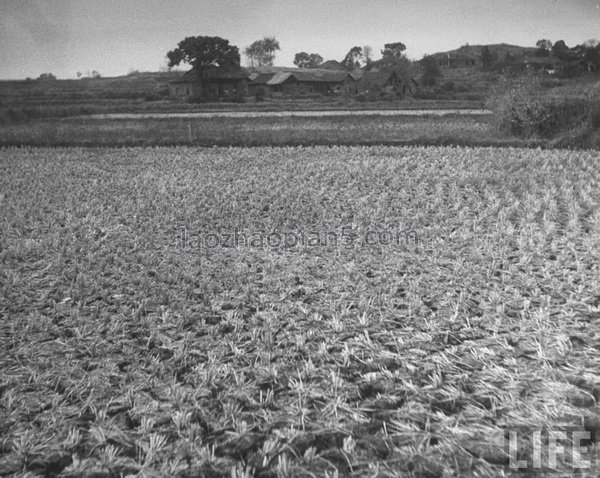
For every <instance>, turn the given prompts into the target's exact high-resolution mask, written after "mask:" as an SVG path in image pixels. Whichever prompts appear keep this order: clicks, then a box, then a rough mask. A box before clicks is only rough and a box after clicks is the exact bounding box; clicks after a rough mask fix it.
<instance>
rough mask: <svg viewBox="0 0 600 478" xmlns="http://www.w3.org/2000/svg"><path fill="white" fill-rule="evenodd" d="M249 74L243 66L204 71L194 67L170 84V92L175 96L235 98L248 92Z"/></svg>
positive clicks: (213, 68)
mask: <svg viewBox="0 0 600 478" xmlns="http://www.w3.org/2000/svg"><path fill="white" fill-rule="evenodd" d="M248 76H249V75H248V72H247V71H246V70H244V69H242V68H238V69H225V68H219V67H212V68H208V69H206V70H204V71H203V72H202V73H200V72H198V71H197V70H195V69H192V70H190V71H188V72H187V73H186V74H185V75H183V77H182V78H181V79H179V80H176V81H173V82H171V83H170V84H169V93H170V95H171V96H175V97H205V98H220V99H227V98H234V97H236V96H239V95H245V94H246V92H247V85H248Z"/></svg>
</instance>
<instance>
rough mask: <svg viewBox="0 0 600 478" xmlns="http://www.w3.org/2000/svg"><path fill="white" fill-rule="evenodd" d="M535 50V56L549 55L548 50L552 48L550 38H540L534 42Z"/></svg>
mask: <svg viewBox="0 0 600 478" xmlns="http://www.w3.org/2000/svg"><path fill="white" fill-rule="evenodd" d="M535 46H536V47H537V50H536V51H535V54H536V56H549V55H550V50H551V49H552V42H551V41H550V40H546V39H541V40H538V41H537V42H536V44H535Z"/></svg>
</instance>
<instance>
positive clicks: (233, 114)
mask: <svg viewBox="0 0 600 478" xmlns="http://www.w3.org/2000/svg"><path fill="white" fill-rule="evenodd" d="M489 114H492V112H491V111H490V110H486V109H380V110H321V111H310V110H296V111H203V112H186V113H112V114H98V115H88V116H85V118H86V119H165V118H184V119H188V118H189V119H193V118H289V117H292V116H298V117H305V118H324V117H332V116H333V117H336V116H448V115H461V116H462V115H464V116H476V115H489Z"/></svg>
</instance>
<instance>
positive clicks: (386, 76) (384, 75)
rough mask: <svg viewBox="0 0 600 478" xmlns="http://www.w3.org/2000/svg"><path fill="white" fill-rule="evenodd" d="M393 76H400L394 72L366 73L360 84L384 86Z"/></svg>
mask: <svg viewBox="0 0 600 478" xmlns="http://www.w3.org/2000/svg"><path fill="white" fill-rule="evenodd" d="M393 76H396V77H399V75H398V74H397V73H396V72H394V71H379V70H375V71H365V72H364V73H363V75H362V77H361V79H360V82H361V83H371V84H376V85H379V86H384V85H385V84H386V83H387V82H388V81H389V80H390V78H392V77H393Z"/></svg>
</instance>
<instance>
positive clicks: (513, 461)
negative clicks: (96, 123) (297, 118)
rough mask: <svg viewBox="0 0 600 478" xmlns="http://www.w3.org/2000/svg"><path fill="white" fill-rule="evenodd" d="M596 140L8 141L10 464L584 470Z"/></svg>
mask: <svg viewBox="0 0 600 478" xmlns="http://www.w3.org/2000/svg"><path fill="white" fill-rule="evenodd" d="M599 160H600V156H599V154H598V153H597V152H589V151H588V152H569V151H559V150H555V151H540V150H523V149H493V148H421V147H419V148H400V147H327V148H325V147H315V148H290V147H285V148H252V149H247V148H206V149H203V148H187V147H179V148H122V149H111V148H106V149H102V148H96V149H92V148H90V149H77V148H70V149H61V148H54V149H43V148H36V149H29V148H19V149H10V148H7V149H3V150H1V151H0V221H1V222H2V228H1V229H0V314H1V316H2V317H1V320H0V338H1V343H2V344H3V352H2V354H0V370H1V372H0V404H1V407H0V435H1V436H2V437H3V438H2V442H0V443H1V449H0V450H1V451H0V473H1V474H3V475H6V474H11V473H14V474H24V473H30V474H44V475H46V476H55V475H58V474H60V475H61V476H72V477H74V476H120V475H128V474H135V473H143V474H145V475H152V476H159V475H160V476H180V477H187V476H236V477H240V476H251V475H255V476H264V477H267V476H269V477H270V476H299V477H302V476H307V477H309V476H327V475H328V476H343V475H346V476H373V475H375V474H376V475H377V476H464V477H468V476H474V477H475V476H486V477H489V476H506V475H507V474H508V473H510V472H516V471H518V470H516V467H520V468H521V471H525V472H531V473H533V472H535V471H539V468H538V465H539V466H543V467H546V468H545V469H546V470H548V469H550V471H555V470H559V471H562V472H563V473H567V474H570V473H572V472H573V471H574V469H575V467H576V466H577V465H581V462H578V461H576V460H577V459H578V458H577V456H576V455H575V454H574V453H575V452H574V451H573V450H575V451H577V450H583V451H582V453H584V455H583V456H584V457H585V460H586V463H588V462H589V464H590V467H588V468H585V470H584V471H586V472H587V471H590V473H591V475H590V476H596V475H597V470H598V468H597V466H598V437H599V436H600V433H599V431H598V430H599V429H600V414H599V413H598V407H597V400H598V399H599V398H600V381H599V380H598V374H597V370H598V364H599V363H600V329H599V323H600V322H599V320H598V319H599V318H600V315H599V314H600V312H599V306H600V296H599V295H598V291H599V290H600V274H599V264H600V213H599V211H600V207H599V206H600V188H599V187H598V186H599V184H598V183H599V181H600V170H599V169H598V161H599ZM406 231H416V233H417V235H416V236H410V237H413V240H410V241H407V242H404V241H403V242H399V241H394V240H391V241H390V240H388V239H386V238H395V237H404V236H402V233H404V232H406ZM332 232H333V233H338V234H339V237H341V238H342V239H343V238H345V239H343V240H340V241H338V242H333V241H326V242H322V241H320V240H317V237H321V236H322V235H324V236H325V237H331V236H330V235H329V236H328V234H329V233H332ZM270 233H281V234H284V233H285V234H295V236H296V237H306V238H309V239H306V240H305V242H303V243H299V242H298V243H295V244H291V243H287V244H286V243H283V244H281V243H279V244H275V243H272V242H263V243H257V242H243V241H241V239H240V238H241V237H242V235H244V237H247V238H259V237H264V236H265V235H267V234H270ZM231 234H238V236H237V241H236V243H235V244H234V243H232V242H231V238H230V236H231ZM398 234H400V236H398ZM200 237H202V238H203V240H202V241H199V240H196V241H195V242H194V238H200ZM214 237H219V238H227V240H223V241H219V242H218V243H217V242H215V241H214V239H210V238H214ZM415 237H417V238H418V240H416V241H415V240H414V238H415ZM310 238H312V239H310ZM348 238H354V239H353V240H348ZM361 238H365V239H366V238H371V239H370V240H368V241H367V240H361ZM250 240H251V239H249V241H250ZM310 241H312V242H310ZM194 244H195V245H194ZM554 431H561V432H562V435H561V438H560V439H559V440H560V441H559V444H560V446H562V449H561V450H564V452H559V453H558V454H557V461H556V463H552V462H551V461H549V456H551V455H549V453H548V446H549V445H548V443H549V440H551V439H552V437H550V436H549V433H550V432H554ZM576 433H581V434H583V435H581V436H580V435H576ZM553 436H554V435H553ZM536 437H541V440H542V441H541V442H540V441H539V440H538V439H537V438H536ZM581 437H584V438H582V439H581V440H579V438H581ZM554 438H556V436H554ZM540 443H541V445H540ZM575 445H577V448H575ZM512 446H515V447H516V448H515V449H514V451H512V452H511V450H513V448H512ZM540 446H542V447H543V451H542V455H541V456H542V462H541V464H540V463H538V462H537V461H536V460H537V458H536V457H537V456H538V454H537V453H538V450H539V447H540ZM536 447H537V448H536ZM554 451H556V449H554ZM592 466H595V467H596V468H592ZM511 467H512V469H511ZM542 471H543V470H542Z"/></svg>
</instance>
